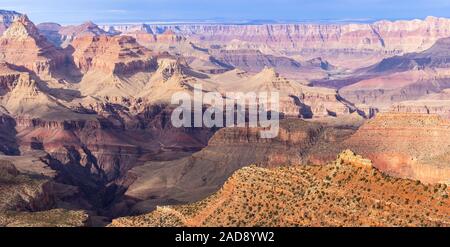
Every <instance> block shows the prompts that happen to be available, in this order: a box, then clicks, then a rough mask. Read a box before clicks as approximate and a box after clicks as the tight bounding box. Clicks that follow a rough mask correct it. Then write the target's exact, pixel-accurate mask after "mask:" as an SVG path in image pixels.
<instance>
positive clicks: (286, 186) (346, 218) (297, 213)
mask: <svg viewBox="0 0 450 247" xmlns="http://www.w3.org/2000/svg"><path fill="white" fill-rule="evenodd" d="M448 194H449V190H448V189H447V188H446V186H443V185H433V186H427V185H424V184H421V183H416V182H414V181H411V180H405V179H396V178H392V177H389V176H385V175H384V174H382V173H381V172H379V171H378V170H376V169H375V168H373V167H372V166H371V165H370V160H366V159H364V158H362V157H360V156H356V155H354V154H353V152H351V151H346V152H344V153H342V154H341V155H339V157H338V159H337V160H336V161H335V162H333V163H331V164H328V165H325V166H294V167H283V168H275V169H266V168H259V167H255V166H250V167H245V168H242V169H240V170H238V171H237V172H236V173H234V175H233V176H231V178H230V179H228V180H227V182H226V183H225V185H224V186H223V187H222V189H221V190H220V191H219V192H217V193H215V194H214V195H212V196H210V197H208V198H207V199H205V200H202V201H199V202H197V203H193V204H188V205H180V206H170V207H158V208H157V209H156V210H155V211H154V212H152V213H150V214H145V215H141V216H134V217H125V218H119V219H115V220H113V222H112V224H111V225H110V226H113V227H114V226H121V227H123V226H128V227H130V226H134V227H136V226H141V227H142V226H154V227H156V226H446V225H449V224H450V222H449V221H448V218H447V217H446V216H447V215H448V214H449V205H450V200H449V198H448Z"/></svg>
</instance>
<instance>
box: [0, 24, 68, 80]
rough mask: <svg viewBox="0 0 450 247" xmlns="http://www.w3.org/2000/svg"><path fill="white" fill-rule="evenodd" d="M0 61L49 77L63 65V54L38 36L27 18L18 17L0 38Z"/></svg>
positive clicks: (36, 30) (34, 27)
mask: <svg viewBox="0 0 450 247" xmlns="http://www.w3.org/2000/svg"><path fill="white" fill-rule="evenodd" d="M0 44H1V45H0V61H2V62H7V63H10V64H14V65H17V66H23V67H25V68H27V69H29V70H31V71H33V72H35V73H36V74H38V75H40V76H50V75H51V74H52V73H53V72H55V70H56V69H57V67H60V66H62V65H64V64H65V61H66V60H65V59H66V57H65V54H64V53H63V52H62V51H61V50H59V49H57V48H55V47H54V46H53V45H52V44H51V43H50V42H48V41H47V39H46V38H45V37H44V36H42V35H40V34H39V31H38V29H37V28H36V26H35V25H34V24H33V23H32V22H31V21H30V20H29V19H28V17H27V16H21V17H19V18H18V19H17V20H16V21H15V22H14V23H13V24H12V25H11V26H10V27H9V28H8V29H7V30H6V31H5V32H4V33H3V35H2V37H1V38H0Z"/></svg>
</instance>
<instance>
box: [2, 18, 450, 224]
mask: <svg viewBox="0 0 450 247" xmlns="http://www.w3.org/2000/svg"><path fill="white" fill-rule="evenodd" d="M0 35H1V36H0V126H1V128H0V226H62V227H66V226H77V227H78V226H109V227H123V226H126V227H133V226H135V227H138V226H150V227H157V226H450V217H449V215H450V199H449V198H448V196H449V194H450V188H448V185H450V19H446V18H437V17H427V18H426V19H414V20H398V21H387V20H383V21H375V22H371V23H286V24H241V25H238V24H225V23H224V24H221V23H192V24H191V23H179V24H177V23H164V24H154V23H153V24H144V23H143V24H136V23H133V24H127V23H124V24H122V23H111V24H108V23H100V24H96V23H94V22H91V21H86V22H85V23H82V24H75V25H60V24H58V23H53V22H45V23H34V22H33V20H31V19H30V18H29V17H28V16H27V15H26V14H25V13H18V12H15V11H7V10H0ZM196 85H201V87H202V90H203V91H204V92H205V93H207V92H214V93H216V94H217V95H218V97H219V98H226V94H227V93H228V92H236V91H237V92H243V93H249V92H277V93H278V94H279V110H278V111H279V112H278V113H279V115H280V121H279V131H278V134H277V136H276V137H275V138H270V139H267V138H262V137H261V135H260V133H261V132H260V130H261V127H254V126H250V125H249V124H245V123H244V125H243V126H237V127H212V128H209V127H206V126H203V127H186V126H185V127H175V126H173V124H172V121H171V115H172V113H173V112H174V111H175V109H176V108H177V107H178V105H176V104H174V103H173V101H172V96H173V95H174V94H175V93H179V92H183V93H185V94H187V95H193V94H194V88H195V87H196ZM208 106H209V105H208V104H206V103H205V104H204V105H202V111H206V109H207V108H208ZM246 120H247V119H246Z"/></svg>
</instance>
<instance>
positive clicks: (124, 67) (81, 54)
mask: <svg viewBox="0 0 450 247" xmlns="http://www.w3.org/2000/svg"><path fill="white" fill-rule="evenodd" d="M72 45H73V47H74V49H75V52H74V54H73V57H74V60H75V64H76V65H77V67H78V68H79V69H80V70H81V71H82V72H84V73H86V72H88V71H90V70H97V71H102V72H105V73H106V74H111V73H115V74H126V73H134V72H136V71H141V70H146V69H148V68H149V67H150V66H151V55H152V54H151V53H150V51H148V50H146V49H145V48H143V47H142V46H140V45H139V44H138V43H137V42H136V40H135V39H134V38H132V37H128V36H117V37H108V36H105V35H102V36H91V35H87V36H82V37H79V38H77V39H76V40H74V42H73V43H72Z"/></svg>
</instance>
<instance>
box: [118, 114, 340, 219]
mask: <svg viewBox="0 0 450 247" xmlns="http://www.w3.org/2000/svg"><path fill="white" fill-rule="evenodd" d="M259 131H260V129H257V128H255V129H253V128H224V129H221V130H219V131H217V132H216V133H215V134H214V136H213V137H212V138H211V139H210V141H209V143H208V146H206V147H205V148H204V149H202V150H201V151H199V152H197V153H194V154H193V155H192V156H189V157H185V158H181V159H177V160H171V161H163V162H147V163H146V164H145V165H143V166H139V167H135V168H133V169H132V170H131V171H130V172H129V173H128V174H127V181H131V183H130V184H128V185H127V188H128V189H127V191H126V193H125V197H124V198H123V201H122V202H120V203H118V204H117V205H116V206H117V207H123V206H124V205H129V206H131V207H132V211H133V212H148V211H149V210H153V209H154V208H155V206H157V205H167V204H174V203H176V204H178V203H187V202H194V201H197V200H200V199H203V198H205V197H206V196H208V195H210V194H211V193H213V192H215V191H216V190H217V189H218V188H219V187H220V186H221V185H222V184H223V183H224V182H225V180H226V179H227V178H228V177H229V176H231V174H232V173H233V172H234V171H236V170H238V169H240V168H241V167H244V166H247V165H250V164H260V165H262V166H265V167H274V166H280V165H290V164H301V163H307V162H308V157H307V156H308V151H309V150H310V149H311V148H313V146H315V145H317V143H318V142H329V143H332V142H336V143H339V142H340V141H341V139H340V138H333V134H330V133H329V132H328V131H327V130H326V129H325V128H324V126H322V125H320V124H316V123H309V122H305V121H303V120H298V119H290V120H283V121H281V123H280V134H279V136H278V137H277V138H274V139H261V138H260V135H259ZM325 133H328V134H327V136H328V138H329V139H330V140H324V138H322V136H323V135H324V134H325ZM331 139H336V140H331Z"/></svg>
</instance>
